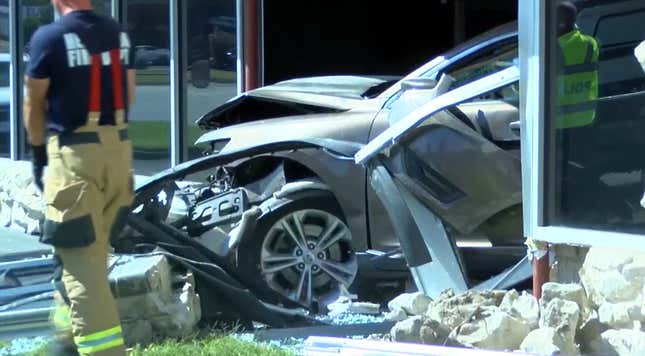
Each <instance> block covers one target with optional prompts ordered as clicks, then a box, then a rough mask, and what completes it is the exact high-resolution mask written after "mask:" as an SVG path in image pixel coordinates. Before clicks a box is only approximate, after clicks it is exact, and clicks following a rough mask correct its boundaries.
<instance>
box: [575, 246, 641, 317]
mask: <svg viewBox="0 0 645 356" xmlns="http://www.w3.org/2000/svg"><path fill="white" fill-rule="evenodd" d="M644 263H645V255H644V254H635V253H634V252H633V251H629V250H613V249H604V248H603V249H597V248H591V249H589V253H587V257H586V258H585V262H584V264H583V267H582V269H581V270H580V279H581V281H582V284H583V286H584V288H585V290H586V291H587V296H588V297H589V299H590V300H591V301H592V304H593V306H594V307H599V306H600V305H602V304H603V303H606V302H609V303H620V302H627V301H631V300H634V299H636V298H638V296H639V295H640V294H641V293H642V288H643V279H644V278H645V277H644V276H642V275H639V271H640V270H641V269H642V267H643V264H644Z"/></svg>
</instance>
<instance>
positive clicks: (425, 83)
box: [401, 78, 437, 91]
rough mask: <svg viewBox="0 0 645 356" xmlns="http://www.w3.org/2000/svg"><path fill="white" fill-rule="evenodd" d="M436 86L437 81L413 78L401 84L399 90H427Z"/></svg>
mask: <svg viewBox="0 0 645 356" xmlns="http://www.w3.org/2000/svg"><path fill="white" fill-rule="evenodd" d="M436 86H437V81H436V80H434V79H428V78H414V79H406V80H404V81H402V82H401V90H402V91H408V90H428V89H434V88H435V87H436Z"/></svg>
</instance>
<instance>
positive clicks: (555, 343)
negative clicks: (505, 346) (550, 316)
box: [520, 328, 580, 355]
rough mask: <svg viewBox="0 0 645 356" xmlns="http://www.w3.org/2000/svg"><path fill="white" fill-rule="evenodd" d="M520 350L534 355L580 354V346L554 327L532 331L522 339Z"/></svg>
mask: <svg viewBox="0 0 645 356" xmlns="http://www.w3.org/2000/svg"><path fill="white" fill-rule="evenodd" d="M520 350H521V351H522V352H526V353H527V354H534V355H555V354H559V355H579V354H580V351H579V350H578V347H577V346H576V345H575V344H574V343H573V342H572V341H571V340H567V338H566V337H564V336H563V335H562V334H560V333H558V332H557V331H556V330H555V329H554V328H544V329H537V330H533V331H531V332H530V333H529V334H528V336H527V337H526V338H525V339H524V341H522V344H521V345H520Z"/></svg>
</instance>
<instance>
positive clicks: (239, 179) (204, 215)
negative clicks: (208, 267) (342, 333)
mask: <svg viewBox="0 0 645 356" xmlns="http://www.w3.org/2000/svg"><path fill="white" fill-rule="evenodd" d="M516 58H517V34H516V31H515V26H514V25H512V24H511V25H507V26H504V27H501V28H498V29H496V30H494V31H491V32H489V33H486V34H484V35H482V36H479V37H478V38H476V39H474V40H472V41H470V42H468V43H466V44H464V45H463V46H460V47H459V48H456V49H455V50H454V51H451V52H449V53H447V54H446V55H444V56H440V57H438V58H435V59H433V60H432V61H430V62H429V63H427V64H425V65H424V66H422V67H421V68H419V69H417V70H415V71H414V72H412V73H411V74H409V75H408V76H406V77H405V78H404V79H402V80H401V81H399V82H396V83H395V84H392V83H388V82H386V81H383V80H378V79H373V78H360V77H342V78H329V77H326V78H313V79H303V80H295V81H287V82H283V83H279V84H277V85H275V86H269V87H265V88H260V89H257V90H255V91H252V92H249V93H245V94H243V95H241V96H239V97H236V98H234V99H232V100H231V101H229V102H228V103H227V104H225V105H223V106H221V107H219V108H216V109H215V110H213V111H212V112H210V113H208V114H206V115H204V117H202V118H201V119H200V120H199V124H200V126H201V127H202V128H204V129H212V130H213V131H210V132H208V133H206V134H204V135H203V136H202V137H201V138H200V139H199V140H198V142H197V143H198V144H208V145H209V146H210V149H209V150H208V152H207V154H208V155H207V156H206V157H204V158H200V159H197V160H194V161H190V162H187V163H185V164H182V165H179V166H177V167H174V168H172V169H170V170H167V171H164V172H161V173H159V174H158V175H156V176H154V177H152V178H151V180H150V181H149V182H147V183H146V184H144V185H142V186H140V187H138V189H137V199H136V202H135V206H134V212H135V214H133V216H132V219H131V224H130V225H131V227H132V230H131V233H132V234H133V235H134V236H131V237H132V238H130V239H123V240H121V241H120V242H119V241H117V242H115V246H116V247H117V250H119V251H122V252H128V251H131V250H132V249H135V248H136V247H137V246H144V245H145V244H153V245H157V246H160V247H163V248H165V249H170V250H172V251H173V253H176V254H181V253H183V255H182V256H184V257H186V256H185V254H186V251H185V250H186V249H193V250H194V249H198V250H199V251H200V254H201V255H202V256H199V258H198V259H197V260H199V261H203V260H207V261H209V260H210V261H211V263H212V262H216V264H217V265H218V266H219V268H223V269H224V270H225V272H226V273H227V274H229V275H232V276H234V279H236V280H244V281H245V283H250V284H247V287H248V288H249V289H250V290H251V291H252V292H253V293H254V294H255V295H256V296H258V297H260V299H262V300H263V301H266V302H270V303H273V304H282V305H300V306H305V307H309V308H313V309H316V308H317V307H321V306H324V305H326V304H328V303H329V302H331V301H333V300H334V299H336V298H337V297H338V295H339V294H340V293H342V292H344V289H349V290H350V291H356V292H358V293H359V294H369V293H372V292H375V291H377V290H380V289H382V290H385V291H387V290H388V288H389V289H390V290H392V289H402V288H405V285H406V282H407V280H408V279H409V273H410V270H409V268H408V267H409V264H410V263H409V260H406V256H405V255H404V253H403V252H404V251H402V249H401V242H400V241H399V240H400V239H399V237H398V236H397V233H396V231H395V230H396V229H395V228H394V227H393V226H392V224H391V223H390V219H389V218H388V213H387V211H386V209H385V208H384V206H383V204H382V202H381V200H380V199H379V197H378V196H377V192H376V191H375V190H374V189H373V188H372V187H371V185H370V183H369V179H370V177H369V171H368V169H367V168H366V167H364V166H361V165H357V164H355V162H354V158H353V156H354V155H355V154H356V153H357V152H358V151H359V150H360V149H361V148H362V147H363V146H364V145H365V144H367V143H368V142H369V141H370V140H371V139H372V138H374V137H376V136H377V135H378V134H380V133H381V132H383V131H384V130H385V129H386V128H387V127H389V126H390V125H391V124H393V123H395V122H396V121H397V120H399V119H401V118H403V117H406V116H407V115H409V114H410V113H412V112H414V110H415V109H417V108H419V107H420V106H422V104H424V103H427V102H428V101H430V100H431V99H433V98H434V97H437V96H440V95H441V94H443V93H445V92H450V91H452V90H454V89H457V88H459V87H461V86H463V85H465V84H467V83H470V82H473V81H475V80H477V79H480V78H483V77H485V76H487V75H489V74H491V73H496V72H499V71H501V70H504V69H506V68H509V67H512V66H513V65H514V63H515V61H516ZM378 93H380V94H378ZM275 116H284V117H280V118H275ZM435 116H436V117H437V120H436V124H435V126H430V127H432V128H435V129H436V130H434V131H433V133H432V135H433V137H434V136H435V135H436V139H433V140H432V141H427V140H426V141H424V143H421V144H419V145H418V146H410V147H408V149H407V151H406V152H404V154H403V155H401V159H400V160H399V161H397V162H396V163H395V164H396V165H401V166H405V167H407V168H408V169H413V170H414V171H415V174H414V175H413V176H411V177H410V178H405V177H401V178H402V179H406V184H407V185H409V187H410V189H416V190H417V191H423V192H425V193H424V194H426V195H427V197H426V198H427V199H426V201H425V202H424V203H425V204H427V207H428V208H429V209H431V210H432V211H434V212H435V214H436V215H437V216H438V217H439V218H440V219H441V220H442V221H443V222H444V225H443V226H444V227H445V232H446V234H447V235H449V236H450V237H451V239H452V241H455V243H456V245H457V246H459V247H460V252H459V254H460V255H461V256H463V261H464V266H466V268H467V266H469V265H472V264H477V265H478V268H476V269H470V270H468V271H467V273H466V275H467V277H466V278H467V282H466V283H468V284H474V283H477V282H478V281H481V280H484V279H486V278H488V277H490V275H492V274H495V273H498V272H501V271H502V270H503V269H504V268H505V267H508V266H510V265H512V264H513V263H514V262H516V261H517V260H518V259H520V258H521V257H522V256H523V255H524V251H523V248H522V247H521V244H522V240H521V238H522V233H521V187H520V160H519V136H518V135H517V132H514V131H513V130H512V129H511V127H512V124H513V123H514V122H516V121H517V120H518V118H519V117H518V92H517V83H516V82H514V83H509V84H508V85H506V86H504V87H501V88H497V90H492V91H491V92H490V93H482V95H481V96H479V97H477V98H473V100H471V101H469V102H465V103H461V104H460V105H456V106H455V105H453V106H450V107H448V108H445V110H442V111H441V112H438V113H437V114H436V115H435ZM242 122H243V123H242ZM428 157H433V159H432V160H430V161H428V159H427V158H428ZM162 233H163V234H162ZM161 235H164V236H165V235H169V236H171V237H172V236H174V238H175V240H173V241H170V240H169V241H159V239H160V237H159V236H161ZM178 242H181V245H183V246H181V247H179V246H174V245H176V244H177V243H178ZM186 244H189V245H188V246H186ZM500 246H503V247H504V248H503V252H500V249H499V248H498V247H500ZM189 259H192V260H194V259H196V256H192V257H189ZM482 261H491V262H490V263H481V262H482ZM198 285H199V283H198Z"/></svg>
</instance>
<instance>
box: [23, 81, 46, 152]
mask: <svg viewBox="0 0 645 356" xmlns="http://www.w3.org/2000/svg"><path fill="white" fill-rule="evenodd" d="M25 88H26V92H27V93H26V96H25V103H24V107H23V116H24V124H25V129H26V130H27V137H28V139H29V143H31V145H32V146H43V145H44V144H45V130H46V128H45V126H46V125H45V113H46V110H47V91H48V90H49V78H45V79H36V78H32V77H29V76H25Z"/></svg>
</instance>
